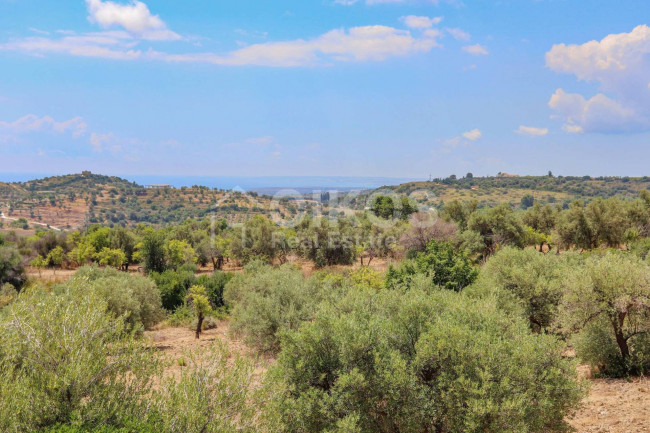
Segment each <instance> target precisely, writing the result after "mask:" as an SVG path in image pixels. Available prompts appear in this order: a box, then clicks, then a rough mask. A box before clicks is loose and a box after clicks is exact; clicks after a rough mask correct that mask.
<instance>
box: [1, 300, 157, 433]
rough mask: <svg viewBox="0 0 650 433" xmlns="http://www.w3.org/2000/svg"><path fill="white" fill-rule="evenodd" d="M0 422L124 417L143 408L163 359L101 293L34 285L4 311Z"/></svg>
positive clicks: (7, 428) (18, 427)
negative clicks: (41, 288)
mask: <svg viewBox="0 0 650 433" xmlns="http://www.w3.org/2000/svg"><path fill="white" fill-rule="evenodd" d="M0 334H1V335H2V344H0V430H1V431H3V432H23V431H39V429H40V428H42V427H46V426H50V425H54V424H57V423H62V424H68V423H78V424H84V425H88V426H101V425H105V424H106V423H116V424H119V423H120V422H121V420H123V419H124V418H128V417H130V416H133V414H134V413H136V412H137V410H138V407H139V405H140V402H141V401H142V397H144V395H145V393H146V392H148V390H149V388H150V385H151V383H150V377H151V376H150V371H151V370H150V369H151V368H153V367H155V365H156V361H155V360H154V359H153V358H152V357H151V356H150V354H149V353H148V352H147V351H144V350H143V349H142V345H141V343H139V342H135V341H133V340H132V337H131V335H130V333H128V332H127V331H126V329H125V323H124V321H123V320H122V319H121V318H116V317H115V316H113V315H111V314H108V313H107V303H106V301H105V300H103V299H102V298H101V297H100V296H99V295H98V294H95V293H93V292H87V291H85V290H83V289H75V290H71V291H68V292H66V293H65V294H56V293H45V292H41V291H39V290H30V291H28V292H27V293H25V292H23V293H21V294H20V295H19V296H18V298H17V299H16V300H15V301H14V302H12V303H11V304H9V305H8V306H7V307H6V308H5V309H4V310H3V312H2V314H1V315H0Z"/></svg>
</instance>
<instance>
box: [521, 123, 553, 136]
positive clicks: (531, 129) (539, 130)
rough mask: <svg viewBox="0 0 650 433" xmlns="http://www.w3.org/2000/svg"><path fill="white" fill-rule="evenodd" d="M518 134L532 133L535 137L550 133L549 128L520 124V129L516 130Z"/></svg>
mask: <svg viewBox="0 0 650 433" xmlns="http://www.w3.org/2000/svg"><path fill="white" fill-rule="evenodd" d="M515 132H516V133H517V134H522V135H531V136H533V137H543V136H544V135H546V134H548V128H536V127H534V126H524V125H521V126H519V129H517V130H515Z"/></svg>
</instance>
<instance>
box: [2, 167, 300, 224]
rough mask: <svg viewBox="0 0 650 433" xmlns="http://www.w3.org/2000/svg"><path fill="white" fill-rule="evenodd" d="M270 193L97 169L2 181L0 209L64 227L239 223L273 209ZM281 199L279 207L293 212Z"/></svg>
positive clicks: (12, 215) (8, 214)
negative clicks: (152, 180)
mask: <svg viewBox="0 0 650 433" xmlns="http://www.w3.org/2000/svg"><path fill="white" fill-rule="evenodd" d="M269 205H270V198H268V197H262V196H258V195H257V194H255V193H251V194H248V195H244V194H242V193H239V192H229V191H223V190H217V189H210V188H207V187H193V188H178V189H176V188H171V187H157V188H146V187H145V186H143V185H138V184H136V183H134V182H129V181H128V180H125V179H121V178H119V177H113V176H103V175H98V174H90V173H85V174H73V175H65V176H53V177H47V178H44V179H36V180H31V181H28V182H15V183H0V210H1V211H3V212H4V214H5V216H7V217H14V218H20V217H24V218H26V219H27V220H29V221H35V222H43V223H47V224H50V225H52V226H56V227H60V228H63V229H72V228H77V227H82V226H85V225H88V224H93V223H102V224H109V225H110V224H119V225H135V224H137V223H139V222H144V223H151V224H155V225H166V224H170V223H179V222H182V221H183V220H184V219H186V218H190V217H192V218H200V217H205V216H209V215H213V214H214V215H215V216H216V217H217V218H226V219H228V220H229V221H230V222H239V221H243V220H245V219H248V218H250V217H252V216H254V215H267V216H268V215H269V214H270V206H269ZM290 211H291V209H287V208H285V206H284V205H283V204H280V212H281V213H282V212H290Z"/></svg>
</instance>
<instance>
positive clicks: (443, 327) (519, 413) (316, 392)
mask: <svg viewBox="0 0 650 433" xmlns="http://www.w3.org/2000/svg"><path fill="white" fill-rule="evenodd" d="M562 350H563V347H562V345H561V344H560V343H558V342H557V340H556V339H554V338H553V337H551V336H545V335H533V334H531V333H530V332H529V331H528V329H527V326H526V324H525V323H524V322H523V321H519V320H513V319H512V318H509V317H506V316H504V315H503V313H502V312H501V311H500V310H499V309H498V308H497V307H496V306H495V305H494V304H492V303H490V302H488V301H472V300H470V299H468V298H467V297H465V296H464V295H462V294H457V293H453V292H450V291H437V292H434V293H431V294H425V293H424V292H421V291H418V290H411V291H406V292H403V293H398V292H395V291H380V292H379V293H377V292H376V291H374V290H365V291H364V290H357V291H351V292H350V293H349V294H348V295H347V296H346V297H345V298H343V299H342V300H340V302H338V303H336V304H335V305H332V306H324V307H323V308H322V309H321V310H320V312H319V313H318V314H317V315H316V317H315V318H314V320H313V321H311V322H308V323H305V324H304V325H303V326H302V327H300V328H299V329H298V330H296V331H291V332H287V333H285V337H284V338H283V340H282V351H281V353H280V356H279V359H278V364H277V366H276V367H275V371H274V372H273V374H274V375H275V377H278V379H279V380H282V381H283V382H284V384H285V387H286V390H285V392H284V393H283V394H281V395H280V396H279V397H278V402H277V403H276V405H277V406H276V410H278V411H279V412H280V414H281V417H282V420H283V422H284V423H285V424H286V426H287V431H291V432H305V433H307V432H309V433H316V432H332V431H346V432H348V431H349V432H353V431H354V432H360V433H366V432H368V433H370V432H373V433H375V432H395V431H400V432H413V433H420V432H425V431H439V432H513V433H515V432H517V433H518V432H523V431H526V432H540V433H541V432H560V431H566V430H568V426H567V425H566V423H565V421H564V419H565V416H566V415H568V414H570V413H571V412H572V411H573V410H575V409H576V408H577V406H578V404H579V402H580V399H581V397H582V395H583V393H582V386H581V385H580V384H579V382H578V380H577V373H576V369H575V364H574V363H572V362H571V361H569V360H567V359H564V358H563V357H562Z"/></svg>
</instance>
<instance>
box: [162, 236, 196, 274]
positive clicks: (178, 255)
mask: <svg viewBox="0 0 650 433" xmlns="http://www.w3.org/2000/svg"><path fill="white" fill-rule="evenodd" d="M164 249H165V259H166V261H167V266H169V267H171V268H172V269H178V268H180V267H181V266H183V265H186V264H194V263H196V253H195V252H194V248H192V246H191V245H190V244H189V243H187V242H186V241H179V240H176V239H172V240H170V241H168V242H167V244H166V245H165V248H164Z"/></svg>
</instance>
